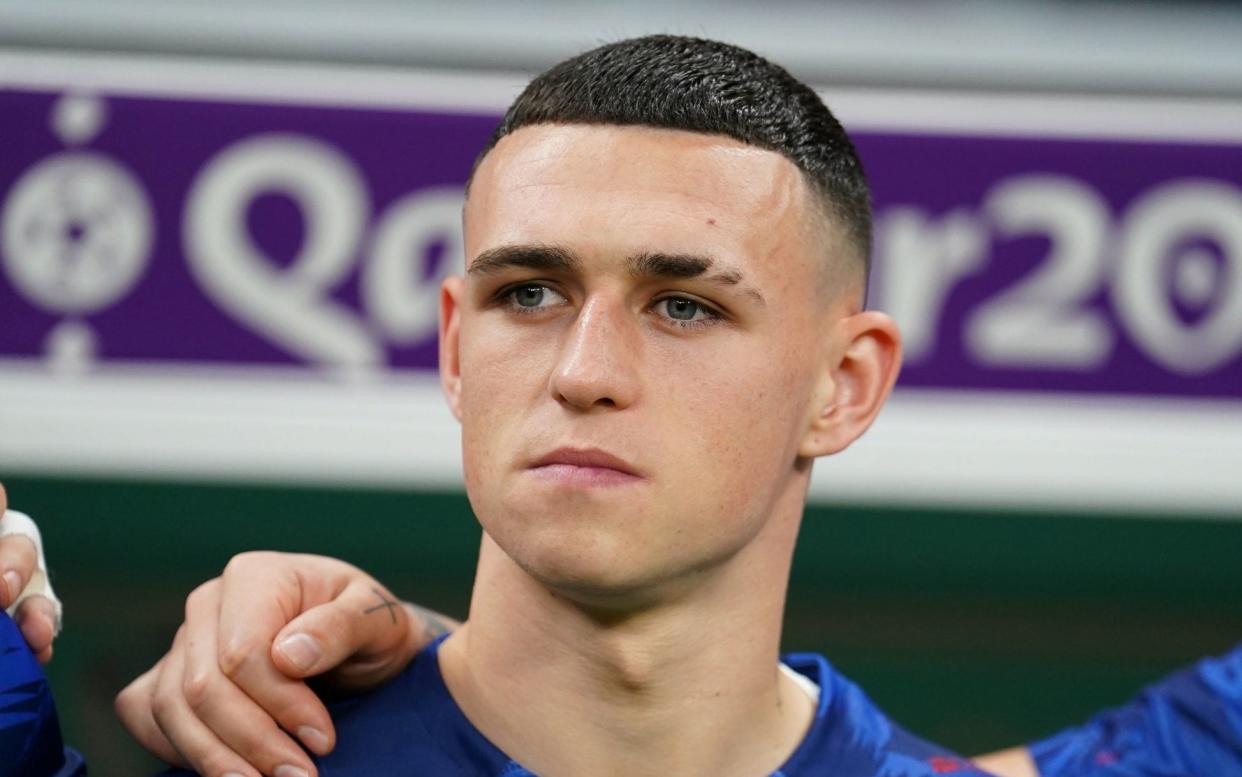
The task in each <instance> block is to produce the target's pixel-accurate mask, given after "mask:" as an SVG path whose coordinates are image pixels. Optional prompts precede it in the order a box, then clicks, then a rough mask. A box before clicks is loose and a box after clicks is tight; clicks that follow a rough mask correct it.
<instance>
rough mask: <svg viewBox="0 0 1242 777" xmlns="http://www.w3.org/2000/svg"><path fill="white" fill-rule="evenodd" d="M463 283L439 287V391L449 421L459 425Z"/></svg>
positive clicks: (457, 279) (458, 279)
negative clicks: (449, 418)
mask: <svg viewBox="0 0 1242 777" xmlns="http://www.w3.org/2000/svg"><path fill="white" fill-rule="evenodd" d="M465 293H466V281H465V279H464V278H461V277H459V276H451V277H448V278H445V279H444V282H443V283H442V284H440V387H441V388H442V389H443V390H444V398H445V399H447V400H448V404H449V409H450V410H452V411H453V417H454V418H456V419H457V420H458V421H461V303H462V301H463V300H464V298H465Z"/></svg>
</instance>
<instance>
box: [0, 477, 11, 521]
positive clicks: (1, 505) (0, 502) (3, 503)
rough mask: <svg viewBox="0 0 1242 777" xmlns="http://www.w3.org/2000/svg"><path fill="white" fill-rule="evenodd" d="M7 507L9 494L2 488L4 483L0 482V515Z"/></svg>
mask: <svg viewBox="0 0 1242 777" xmlns="http://www.w3.org/2000/svg"><path fill="white" fill-rule="evenodd" d="M7 509H9V495H8V493H6V492H5V490H4V484H3V483H0V515H4V511H5V510H7Z"/></svg>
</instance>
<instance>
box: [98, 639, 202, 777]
mask: <svg viewBox="0 0 1242 777" xmlns="http://www.w3.org/2000/svg"><path fill="white" fill-rule="evenodd" d="M167 660H168V656H164V657H163V658H161V659H160V660H159V661H158V662H157V663H156V664H155V666H153V667H151V668H150V669H148V670H147V671H145V672H143V673H142V674H140V675H139V676H138V678H137V679H136V680H134V681H133V682H132V683H130V684H129V685H127V686H125V688H124V689H122V690H121V692H120V693H118V694H117V695H116V699H115V700H114V701H113V703H112V706H113V708H114V709H115V710H116V716H117V717H118V718H120V719H121V725H122V726H124V727H125V730H126V731H128V732H129V735H130V736H132V737H133V738H134V739H136V740H137V741H138V744H140V745H142V746H143V747H144V748H145V749H146V750H147V751H148V752H150V753H151V754H152V755H154V756H155V757H156V758H159V759H160V760H161V761H164V762H165V763H170V764H173V765H174V766H188V765H189V764H187V763H186V761H185V759H183V758H182V757H181V754H180V753H178V752H177V750H176V748H174V747H173V746H172V744H171V743H169V741H168V737H166V736H164V732H163V731H160V727H159V725H158V724H156V722H155V716H154V714H153V713H152V710H151V702H152V699H153V697H154V696H155V685H156V680H157V679H158V678H159V674H160V672H162V671H163V670H164V667H165V665H166V664H167Z"/></svg>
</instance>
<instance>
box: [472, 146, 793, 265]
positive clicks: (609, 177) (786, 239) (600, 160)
mask: <svg viewBox="0 0 1242 777" xmlns="http://www.w3.org/2000/svg"><path fill="white" fill-rule="evenodd" d="M815 217H816V205H815V202H814V200H813V197H812V194H811V192H810V190H809V187H808V185H807V184H806V181H805V179H804V177H803V176H802V174H801V171H799V170H798V168H797V167H796V166H794V164H793V163H792V162H790V161H789V160H788V159H786V158H785V157H783V156H781V155H780V154H778V153H776V152H773V151H768V150H766V149H760V148H756V147H754V146H750V145H747V144H744V143H742V142H740V141H736V140H734V139H732V138H728V137H725V136H718V135H706V134H701V133H695V132H684V131H679V130H665V129H654V128H648V127H620V126H612V125H602V126H596V125H589V126H588V125H553V124H548V125H535V126H530V127H524V128H522V129H520V130H518V131H516V132H514V133H512V134H510V135H507V136H506V137H504V138H503V139H502V140H501V141H500V142H499V143H498V144H497V145H496V146H495V148H493V149H492V151H491V152H490V153H489V154H488V155H487V156H486V157H485V158H484V160H483V162H482V163H481V164H480V165H479V168H478V170H477V171H476V173H475V177H474V180H473V182H472V184H471V189H470V197H469V200H468V202H467V204H466V222H465V225H466V246H467V250H468V251H469V252H471V253H472V254H473V253H477V252H478V251H481V250H485V249H487V248H489V247H493V246H496V245H504V244H527V243H546V244H554V245H560V246H564V247H566V248H570V249H571V250H574V251H575V252H576V253H580V254H584V255H591V254H609V255H611V254H620V253H628V254H634V253H641V252H644V251H675V252H685V253H705V254H710V255H718V256H720V257H721V258H724V259H726V260H731V261H732V262H736V263H746V264H755V263H758V264H763V263H764V262H763V261H762V260H765V259H774V258H779V259H781V260H782V261H781V264H782V265H784V266H785V270H786V271H788V270H789V266H788V265H789V263H791V262H792V263H809V262H810V261H811V259H810V256H809V255H810V254H812V253H814V252H815V250H816V248H815V246H813V245H812V244H813V243H814V241H815V235H816V234H817V233H816V231H815V228H814V219H815ZM777 255H779V257H778V256H777Z"/></svg>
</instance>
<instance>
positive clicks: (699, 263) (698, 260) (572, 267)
mask: <svg viewBox="0 0 1242 777" xmlns="http://www.w3.org/2000/svg"><path fill="white" fill-rule="evenodd" d="M715 264H716V262H715V260H713V259H712V258H711V257H709V256H701V255H698V254H667V253H658V252H657V253H642V254H637V255H635V256H631V257H630V258H629V259H627V260H626V267H627V269H628V270H629V273H630V275H631V276H633V277H635V278H650V279H659V278H699V277H700V276H706V277H703V280H705V281H707V282H708V283H714V284H716V285H719V286H737V287H738V288H739V289H741V290H742V291H743V292H745V293H746V295H747V296H749V297H751V298H753V299H754V300H755V301H757V302H758V303H759V304H761V305H762V304H765V300H764V298H763V295H762V294H760V293H759V292H758V291H757V290H756V289H754V288H753V287H751V286H744V285H742V280H743V279H744V277H745V276H743V275H742V273H741V272H740V271H738V270H735V269H725V270H718V271H716V272H715V273H712V274H711V275H707V273H708V271H710V270H711V269H712V267H713V266H715ZM510 267H523V268H526V269H532V270H543V271H545V272H559V273H572V272H577V271H578V270H581V269H582V260H581V259H579V258H578V257H577V256H576V255H574V253H573V252H572V251H569V250H567V249H565V248H561V247H560V246H554V245H542V244H537V243H534V244H521V245H505V246H497V247H496V248H489V249H487V250H486V251H483V252H482V253H480V254H479V255H478V256H476V257H475V258H474V261H472V262H471V263H470V268H469V269H468V270H467V273H468V274H470V275H490V274H492V273H497V272H501V271H503V270H506V269H508V268H510Z"/></svg>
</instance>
